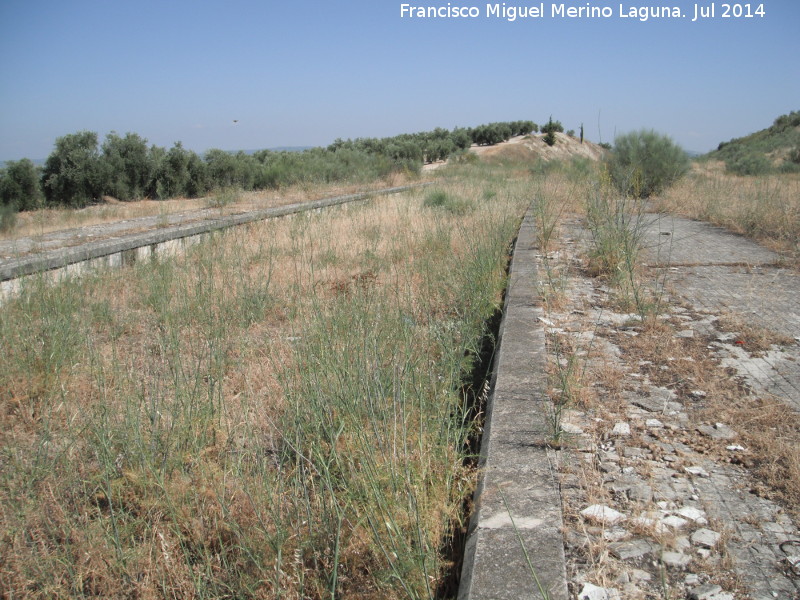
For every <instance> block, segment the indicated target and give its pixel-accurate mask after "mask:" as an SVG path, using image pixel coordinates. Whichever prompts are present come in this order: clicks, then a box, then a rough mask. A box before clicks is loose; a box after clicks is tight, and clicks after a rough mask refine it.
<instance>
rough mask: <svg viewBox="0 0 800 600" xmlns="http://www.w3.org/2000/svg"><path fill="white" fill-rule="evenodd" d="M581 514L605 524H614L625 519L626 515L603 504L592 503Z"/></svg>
mask: <svg viewBox="0 0 800 600" xmlns="http://www.w3.org/2000/svg"><path fill="white" fill-rule="evenodd" d="M581 515H583V517H585V518H586V519H590V520H592V521H596V522H598V523H602V524H603V525H614V524H615V523H619V522H620V521H624V520H625V515H623V514H622V513H621V512H618V511H616V510H614V509H613V508H611V507H610V506H604V505H602V504H592V505H591V506H587V507H586V508H584V509H583V510H582V511H581Z"/></svg>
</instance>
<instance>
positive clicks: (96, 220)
mask: <svg viewBox="0 0 800 600" xmlns="http://www.w3.org/2000/svg"><path fill="white" fill-rule="evenodd" d="M404 183H408V176H406V175H404V174H401V173H397V174H394V175H393V176H392V177H391V178H390V179H388V180H385V181H377V182H374V183H373V184H371V185H369V186H365V185H364V184H335V185H331V184H304V185H297V186H291V187H287V188H283V189H281V190H261V191H255V192H241V193H239V194H237V199H236V200H235V201H234V202H232V203H230V204H228V205H227V206H225V207H224V209H225V212H226V213H227V214H232V213H240V212H246V211H250V210H257V209H264V208H272V207H276V206H284V205H286V204H292V203H295V202H304V201H309V200H317V199H319V198H324V197H328V196H337V195H344V194H352V193H356V192H360V191H364V190H365V189H378V188H381V187H389V186H397V185H403V184H404ZM212 198H213V194H211V195H209V196H208V197H203V198H171V199H169V200H147V199H145V200H137V201H130V202H120V201H118V200H116V201H115V200H111V201H106V202H102V203H99V204H95V205H92V206H87V207H86V208H81V209H72V208H43V209H40V210H36V211H30V212H21V213H19V214H18V215H17V223H16V226H15V227H14V228H13V229H11V230H10V231H7V232H2V233H0V240H3V239H17V238H21V237H32V236H37V235H44V234H46V233H52V232H55V231H62V230H64V229H71V228H75V227H88V226H90V225H99V224H106V223H113V222H116V221H123V220H129V219H138V218H142V217H165V218H166V217H167V216H169V215H173V214H177V213H184V212H186V213H192V212H198V211H202V210H203V209H207V208H209V206H210V205H211V204H212V203H213V200H212ZM197 218H201V215H200V214H198V215H197Z"/></svg>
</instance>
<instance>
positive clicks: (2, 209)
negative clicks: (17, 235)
mask: <svg viewBox="0 0 800 600" xmlns="http://www.w3.org/2000/svg"><path fill="white" fill-rule="evenodd" d="M16 226H17V209H16V208H15V207H14V205H13V204H3V205H0V233H9V232H10V231H13V229H14V227H16Z"/></svg>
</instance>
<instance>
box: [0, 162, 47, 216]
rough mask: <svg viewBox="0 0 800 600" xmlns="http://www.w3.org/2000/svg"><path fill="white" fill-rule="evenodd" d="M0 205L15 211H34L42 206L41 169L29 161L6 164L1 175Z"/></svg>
mask: <svg viewBox="0 0 800 600" xmlns="http://www.w3.org/2000/svg"><path fill="white" fill-rule="evenodd" d="M0 203H1V204H2V205H3V206H10V207H13V208H14V209H15V210H33V209H35V208H39V206H41V204H42V189H41V187H40V186H39V169H38V168H37V167H36V165H34V164H33V162H31V161H30V160H29V159H27V158H23V159H22V160H18V161H9V162H7V163H6V167H5V169H3V171H2V173H0Z"/></svg>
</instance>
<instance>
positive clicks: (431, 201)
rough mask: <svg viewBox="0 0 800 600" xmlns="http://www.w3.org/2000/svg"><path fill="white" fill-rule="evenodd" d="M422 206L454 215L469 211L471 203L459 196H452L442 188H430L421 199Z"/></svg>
mask: <svg viewBox="0 0 800 600" xmlns="http://www.w3.org/2000/svg"><path fill="white" fill-rule="evenodd" d="M422 206H424V207H425V208H434V209H441V210H445V211H447V212H449V213H452V214H454V215H463V214H466V213H467V212H469V210H470V209H471V208H472V205H471V204H470V203H469V202H468V201H466V200H463V199H461V198H457V197H454V196H452V195H450V194H448V193H447V192H445V191H444V190H432V191H431V192H428V194H427V195H426V196H425V200H423V201H422Z"/></svg>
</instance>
